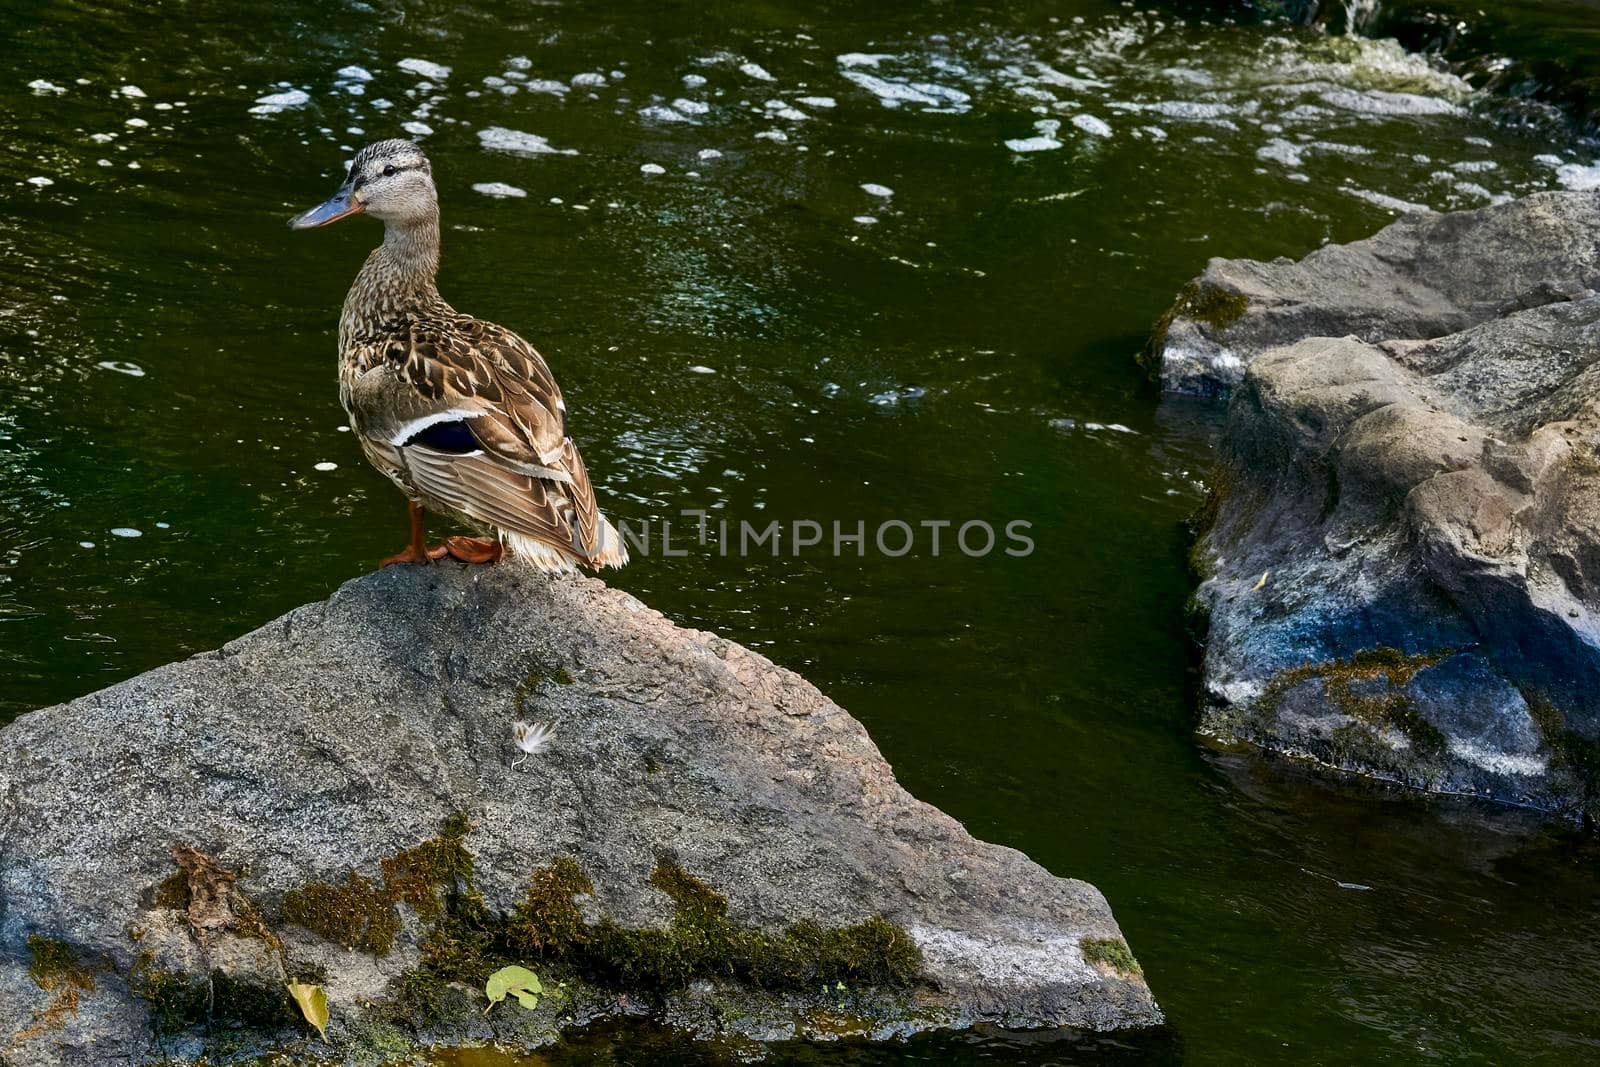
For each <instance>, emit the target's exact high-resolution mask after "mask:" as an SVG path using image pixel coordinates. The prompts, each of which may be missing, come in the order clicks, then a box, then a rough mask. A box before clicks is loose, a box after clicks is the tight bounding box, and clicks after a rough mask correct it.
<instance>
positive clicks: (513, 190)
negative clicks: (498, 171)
mask: <svg viewBox="0 0 1600 1067" xmlns="http://www.w3.org/2000/svg"><path fill="white" fill-rule="evenodd" d="M472 191H473V192H475V193H482V194H483V195H484V196H499V197H522V196H527V195H528V194H527V192H526V190H523V189H518V188H517V187H516V186H515V185H507V184H506V183H505V182H474V183H473V186H472Z"/></svg>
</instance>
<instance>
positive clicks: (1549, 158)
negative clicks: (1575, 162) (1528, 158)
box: [1533, 152, 1566, 167]
mask: <svg viewBox="0 0 1600 1067" xmlns="http://www.w3.org/2000/svg"><path fill="white" fill-rule="evenodd" d="M1533 161H1534V162H1535V163H1537V164H1539V165H1540V166H1541V167H1559V166H1561V165H1562V164H1563V163H1565V162H1566V160H1564V159H1562V158H1561V157H1560V156H1556V155H1551V154H1550V153H1548V152H1541V153H1540V154H1539V155H1536V156H1534V157H1533Z"/></svg>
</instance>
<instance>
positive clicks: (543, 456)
mask: <svg viewBox="0 0 1600 1067" xmlns="http://www.w3.org/2000/svg"><path fill="white" fill-rule="evenodd" d="M385 372H387V373H385ZM379 376H381V377H382V378H386V379H387V381H386V382H385V381H381V380H380V381H374V382H373V383H372V385H371V387H370V390H364V389H363V385H364V383H365V382H366V380H367V378H369V377H379ZM365 391H370V392H371V393H373V394H382V395H373V396H371V397H370V398H369V397H363V396H362V395H361V394H362V393H363V392H365ZM352 393H353V395H352V401H353V403H354V406H356V407H357V408H360V409H363V410H365V411H370V412H371V413H372V416H371V417H366V418H363V419H362V430H363V432H364V433H366V434H368V435H369V436H371V437H373V438H375V439H378V440H381V441H382V442H383V443H384V444H386V445H388V446H389V447H391V448H394V449H396V450H397V451H398V452H399V454H400V459H401V460H402V462H403V463H404V466H405V468H406V471H407V473H408V475H409V476H410V478H411V480H412V481H413V482H414V483H415V485H416V488H417V489H418V490H420V491H421V492H422V493H423V494H425V495H427V496H430V497H433V498H435V499H437V500H439V501H441V502H443V503H445V504H448V505H449V506H450V507H452V508H453V509H455V510H456V511H459V512H461V513H462V514H464V515H466V516H468V517H469V518H472V519H476V520H478V521H480V522H485V523H489V524H491V525H493V526H496V527H498V528H500V529H503V530H512V531H515V532H517V533H521V534H525V535H527V536H529V537H533V538H535V539H537V540H539V541H541V542H544V543H546V544H549V545H550V546H551V547H554V548H556V549H559V550H561V551H563V552H569V553H572V554H573V555H576V556H578V557H579V558H582V559H585V560H589V559H593V558H594V557H595V556H596V555H597V554H598V553H599V552H600V550H601V546H600V543H599V542H600V530H601V519H600V509H599V506H598V505H597V504H596V502H595V497H594V487H593V486H592V485H591V484H590V483H589V475H588V471H587V470H586V469H585V467H584V464H583V457H582V456H580V455H579V454H578V447H577V445H576V444H574V443H573V440H572V438H571V437H570V436H569V435H568V432H567V408H566V404H565V403H564V402H563V401H562V399H561V390H560V388H559V387H558V386H557V385H556V381H555V378H554V376H553V375H552V374H551V373H550V368H549V367H548V366H546V365H545V362H544V359H543V358H542V357H541V356H540V355H539V353H538V352H537V351H535V350H534V348H533V346H532V345H530V344H528V343H527V342H526V341H524V340H523V339H522V338H521V337H518V336H517V335H516V334H515V333H512V332H511V331H510V330H507V329H505V328H504V327H501V326H496V325H495V324H493V323H489V322H483V321H481V320H479V319H473V318H470V317H467V316H458V317H456V318H454V319H452V320H449V321H446V322H444V323H438V324H433V323H422V324H417V325H414V326H412V327H411V328H410V330H409V332H408V334H407V335H406V336H405V337H402V338H395V339H393V340H391V341H389V342H388V346H387V349H386V352H385V358H384V360H383V361H382V363H381V364H380V365H378V366H375V367H374V368H373V369H372V370H371V371H369V372H367V374H366V375H363V376H362V378H361V379H359V380H358V382H357V384H356V386H355V388H354V389H353V390H352ZM363 401H366V402H365V403H364V402H363Z"/></svg>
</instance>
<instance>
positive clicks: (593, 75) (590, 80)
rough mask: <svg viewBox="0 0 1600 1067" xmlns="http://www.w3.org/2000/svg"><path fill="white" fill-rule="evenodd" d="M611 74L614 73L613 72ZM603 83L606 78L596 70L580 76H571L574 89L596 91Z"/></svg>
mask: <svg viewBox="0 0 1600 1067" xmlns="http://www.w3.org/2000/svg"><path fill="white" fill-rule="evenodd" d="M613 73H615V72H614V71H613ZM605 83H606V76H605V75H604V74H601V73H600V72H599V71H597V70H590V71H585V72H584V73H582V74H574V75H573V76H572V87H573V88H574V89H598V88H600V87H601V86H602V85H604V84H605Z"/></svg>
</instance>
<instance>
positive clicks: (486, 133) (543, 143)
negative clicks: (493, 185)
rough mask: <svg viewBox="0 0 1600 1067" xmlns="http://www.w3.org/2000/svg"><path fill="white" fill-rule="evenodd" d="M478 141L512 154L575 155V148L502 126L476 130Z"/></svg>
mask: <svg viewBox="0 0 1600 1067" xmlns="http://www.w3.org/2000/svg"><path fill="white" fill-rule="evenodd" d="M478 141H479V143H480V144H482V146H483V147H484V148H487V149H489V150H491V151H495V152H509V153H510V154H512V155H514V156H544V155H557V156H575V155H577V154H578V150H577V149H575V148H554V147H552V146H551V144H550V142H549V141H547V140H545V139H544V138H543V137H540V136H539V135H538V134H536V133H523V132H522V131H521V130H508V129H506V128H505V127H504V126H490V127H488V128H487V129H482V130H479V131H478Z"/></svg>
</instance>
